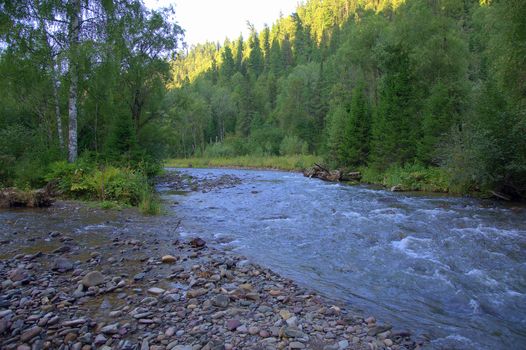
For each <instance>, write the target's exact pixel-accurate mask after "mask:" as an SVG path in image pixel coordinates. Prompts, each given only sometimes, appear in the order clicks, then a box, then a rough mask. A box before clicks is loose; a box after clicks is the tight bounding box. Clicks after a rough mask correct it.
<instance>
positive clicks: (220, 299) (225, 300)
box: [212, 294, 230, 308]
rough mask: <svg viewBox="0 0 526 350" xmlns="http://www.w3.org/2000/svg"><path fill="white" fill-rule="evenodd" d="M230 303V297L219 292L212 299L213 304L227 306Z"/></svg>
mask: <svg viewBox="0 0 526 350" xmlns="http://www.w3.org/2000/svg"><path fill="white" fill-rule="evenodd" d="M229 303H230V298H229V297H227V296H226V295H223V294H219V295H216V296H215V297H214V298H213V299H212V304H213V305H214V306H217V307H221V308H225V307H227V306H228V304H229Z"/></svg>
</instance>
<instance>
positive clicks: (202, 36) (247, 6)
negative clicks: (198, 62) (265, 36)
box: [144, 0, 298, 46]
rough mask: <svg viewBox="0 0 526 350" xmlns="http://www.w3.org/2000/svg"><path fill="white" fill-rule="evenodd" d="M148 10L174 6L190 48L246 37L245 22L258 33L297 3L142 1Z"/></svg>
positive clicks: (287, 0) (274, 0)
mask: <svg viewBox="0 0 526 350" xmlns="http://www.w3.org/2000/svg"><path fill="white" fill-rule="evenodd" d="M144 3H145V4H146V6H148V7H149V8H157V7H162V6H167V5H174V6H175V18H176V20H177V22H178V23H179V25H180V26H181V27H182V28H183V29H184V30H185V31H186V32H185V41H186V43H187V44H188V45H189V46H191V45H195V44H198V43H203V42H205V41H213V42H216V41H219V42H220V43H221V44H222V43H223V41H224V40H225V38H226V37H228V38H230V39H236V38H238V37H239V34H241V33H242V34H243V37H245V38H247V37H248V32H249V31H248V27H247V20H248V21H250V23H252V24H254V26H255V27H256V30H258V31H260V30H261V29H262V28H263V25H264V24H265V23H266V24H268V25H269V26H270V25H272V23H273V22H274V21H275V20H277V19H278V18H279V15H280V12H281V13H283V15H284V16H288V15H290V14H291V13H292V12H294V11H295V9H296V6H297V4H298V0H144Z"/></svg>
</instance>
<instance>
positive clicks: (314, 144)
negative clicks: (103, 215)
mask: <svg viewBox="0 0 526 350" xmlns="http://www.w3.org/2000/svg"><path fill="white" fill-rule="evenodd" d="M0 6H1V7H0V9H1V11H0V13H1V15H0V16H1V19H2V23H4V24H5V25H2V26H1V27H0V41H1V43H0V76H1V79H0V186H2V187H7V186H17V187H20V188H35V187H40V186H42V185H44V184H45V183H46V181H48V180H51V179H52V174H54V173H56V170H57V168H60V167H61V166H64V163H63V161H64V160H68V161H69V163H73V164H76V165H75V168H76V171H77V173H83V171H82V170H83V169H84V168H86V164H87V162H91V163H90V164H89V166H88V167H87V168H89V169H90V171H89V172H88V173H85V174H84V173H83V174H84V175H85V178H84V179H83V180H82V181H84V180H85V181H87V182H88V183H91V182H92V181H96V179H97V177H103V178H105V176H109V175H108V174H109V173H110V172H112V171H113V172H115V174H114V176H111V177H109V178H111V179H115V181H116V182H118V183H119V184H110V183H107V184H105V185H104V191H103V192H101V191H100V188H97V187H92V188H91V189H89V190H87V189H85V192H82V191H80V190H79V191H77V190H74V191H72V190H71V188H70V189H69V190H68V191H69V193H70V194H71V195H75V196H76V195H80V196H81V197H83V196H86V197H89V198H97V199H100V198H102V199H103V200H105V199H104V198H106V196H108V198H113V197H115V198H120V199H117V200H124V202H125V203H130V204H132V205H138V204H137V203H139V200H138V199H137V193H141V192H143V191H142V190H136V188H135V187H134V186H137V181H138V180H137V179H139V178H140V179H142V180H141V181H146V182H148V181H147V179H148V178H150V177H151V176H152V175H153V174H155V171H156V170H158V169H160V164H161V163H160V160H161V159H171V158H177V159H180V158H185V159H186V158H190V159H189V160H188V161H184V162H183V163H192V164H193V165H194V166H198V164H203V165H207V166H215V165H227V166H242V167H243V166H255V167H265V168H268V167H270V168H280V169H298V168H300V167H307V166H310V165H312V164H308V161H310V160H311V159H316V160H319V159H320V157H321V158H323V161H324V164H325V165H326V166H327V167H331V168H344V169H349V170H359V169H361V171H362V173H363V174H364V177H363V179H364V180H365V181H369V182H375V183H382V184H384V185H386V186H390V185H401V186H402V187H403V188H407V189H432V190H440V191H445V190H447V191H454V192H456V193H467V192H472V191H479V192H481V193H483V194H485V193H490V191H493V193H498V194H499V196H501V197H502V198H512V199H524V198H525V197H526V138H525V137H524V135H525V134H526V97H525V96H526V84H525V81H526V79H524V77H525V76H526V61H525V60H524V57H526V48H525V47H524V45H521V43H523V42H525V41H526V29H525V21H524V18H523V16H522V14H523V13H525V12H526V3H525V2H524V1H520V0H509V1H503V0H492V1H479V0H464V1H448V0H438V1H427V0H404V1H399V0H396V1H395V0H385V1H372V0H320V1H314V0H310V1H306V2H305V3H303V4H301V5H299V6H298V8H297V10H296V12H295V13H293V14H292V15H290V16H281V17H280V18H279V19H277V20H276V21H275V22H274V23H273V24H272V25H271V26H265V27H264V28H263V29H262V30H260V31H258V30H257V29H256V28H255V27H254V26H253V25H251V24H250V23H248V25H249V29H250V35H249V37H248V38H244V37H239V38H230V39H227V40H225V42H224V43H222V44H219V43H204V44H200V45H197V46H195V47H192V48H190V49H185V50H181V40H182V29H181V28H180V27H179V26H178V25H177V24H176V22H175V20H174V10H173V9H171V8H167V9H160V10H156V11H153V10H149V9H147V8H146V7H145V6H144V5H143V3H142V2H141V1H140V0H128V1H100V0H90V1H86V2H81V1H79V0H74V1H53V2H38V1H37V2H34V1H29V0H23V1H16V2H7V3H5V4H2V5H0ZM196 15H198V14H196ZM79 156H80V158H81V160H80V161H79ZM309 157H312V158H309ZM196 158H202V159H196ZM231 159H233V160H231ZM57 162H58V163H57ZM177 164H179V163H178V162H177V163H176V162H175V161H171V162H169V165H177ZM182 165H184V164H182ZM186 165H187V164H186ZM110 169H111V170H110ZM117 174H119V175H118V176H117ZM60 176H66V175H64V174H62V173H60ZM66 178H67V176H66ZM56 179H58V180H59V182H64V181H67V180H65V179H62V178H56ZM145 179H146V180H145ZM90 181H91V182H90ZM112 181H113V180H112ZM123 183H124V184H125V185H126V186H128V185H129V186H131V188H130V189H127V194H125V195H123V194H122V193H120V194H117V193H118V191H117V188H118V186H121V185H122V184H123ZM84 185H85V184H84V183H83V186H84ZM108 188H110V190H109V191H110V192H108V190H107V189H108ZM68 191H65V193H66V192H68ZM83 191H84V190H83ZM111 191H114V193H112V192H111ZM136 192H137V193H136ZM151 198H153V197H151ZM112 200H113V199H112Z"/></svg>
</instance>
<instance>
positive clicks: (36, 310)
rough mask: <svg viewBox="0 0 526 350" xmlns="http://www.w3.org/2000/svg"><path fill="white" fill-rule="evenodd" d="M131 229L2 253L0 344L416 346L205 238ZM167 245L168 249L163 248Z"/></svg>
mask: <svg viewBox="0 0 526 350" xmlns="http://www.w3.org/2000/svg"><path fill="white" fill-rule="evenodd" d="M0 234H1V233H0ZM128 235H129V234H128V233H127V232H123V233H122V235H121V233H118V234H117V233H115V235H114V236H111V237H112V238H111V241H110V242H109V243H108V244H106V243H103V241H101V243H100V246H98V247H93V249H92V250H91V251H89V250H88V251H87V252H84V251H82V250H81V249H83V246H82V245H81V244H80V243H79V244H76V245H75V244H73V242H71V243H68V246H67V247H73V248H74V249H71V253H70V254H71V256H70V255H67V257H68V258H70V259H71V261H70V260H68V258H66V257H57V258H54V257H53V256H51V258H50V256H49V255H47V254H40V255H39V254H20V255H19V256H18V257H17V258H8V259H3V260H0V276H4V277H6V278H4V279H3V281H2V283H1V287H2V289H1V292H0V335H1V336H0V338H1V339H2V340H1V341H0V347H2V348H4V347H5V348H6V349H8V350H14V349H18V348H20V349H21V350H22V349H27V348H25V347H26V346H27V347H28V348H29V349H31V348H32V349H33V350H36V349H39V350H40V349H46V350H47V349H63V350H67V349H68V350H95V349H97V350H99V349H105V350H111V349H118V350H126V349H134V350H138V349H145V350H146V349H147V350H172V349H175V350H197V349H202V350H219V349H225V350H227V349H232V350H233V349H305V348H311V347H312V344H316V346H318V344H320V345H319V348H320V349H324V350H346V349H368V348H370V349H383V348H390V349H391V350H393V349H400V350H401V349H404V350H415V349H416V348H417V344H416V342H415V341H413V340H411V334H410V333H409V332H406V331H392V330H391V328H390V326H389V325H382V324H377V322H376V320H375V319H374V317H368V318H366V319H365V320H364V318H362V317H360V316H358V315H354V314H352V313H351V312H350V311H348V310H345V308H343V307H340V306H334V305H332V304H331V303H329V302H328V301H327V300H325V299H324V298H322V297H319V296H316V295H315V294H313V293H312V292H310V291H307V290H305V289H304V288H302V287H299V286H297V285H296V284H294V283H293V282H292V281H290V280H288V279H286V278H283V277H280V276H278V275H276V274H274V273H273V272H272V271H270V270H268V269H265V268H263V267H261V266H257V265H256V264H253V263H251V262H249V261H248V260H247V259H246V258H243V257H240V256H237V255H235V254H234V253H232V252H226V251H220V250H217V249H216V248H212V247H207V246H206V242H204V241H203V244H188V242H178V241H177V242H175V243H174V244H173V245H170V246H168V245H165V244H163V241H162V240H161V239H160V238H157V237H149V236H146V235H145V236H144V237H145V238H144V240H143V238H141V239H138V237H143V236H141V233H137V232H135V233H134V235H135V236H137V237H135V236H134V237H133V239H130V237H129V236H128ZM62 237H66V236H62ZM74 237H76V236H74ZM132 241H133V242H134V243H131V242H132ZM24 242H26V241H25V240H24ZM196 243H197V242H196ZM77 247H79V248H77ZM11 248H12V247H11V246H10V249H11ZM168 249H170V250H171V251H172V252H173V253H172V254H173V255H166V251H167V250H168ZM79 252H80V253H82V255H76V254H78V253H79ZM84 253H86V255H84ZM84 256H86V258H84ZM168 256H169V257H171V258H167V257H168ZM159 257H161V258H160V261H159ZM50 259H51V261H50V262H48V261H46V260H50ZM72 261H74V262H72ZM95 269H96V270H97V271H95ZM51 270H53V271H51ZM57 271H59V272H65V271H72V272H71V273H68V274H66V273H57ZM11 277H12V278H13V279H14V280H11V279H10V278H11ZM17 279H18V280H17ZM26 282H29V283H26ZM160 286H163V287H164V286H169V287H164V288H165V289H164V288H160ZM117 320H118V321H119V322H116V321H117ZM28 327H31V328H28ZM6 340H7V341H8V342H9V343H8V344H7V345H5V344H4V343H3V342H5V341H6ZM321 344H323V345H321ZM4 345H5V346H4ZM17 347H18V348H17Z"/></svg>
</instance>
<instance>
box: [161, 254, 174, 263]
mask: <svg viewBox="0 0 526 350" xmlns="http://www.w3.org/2000/svg"><path fill="white" fill-rule="evenodd" d="M176 261H177V258H176V257H175V256H173V255H165V256H163V257H162V258H161V262H162V263H163V264H173V263H174V262H176Z"/></svg>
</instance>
